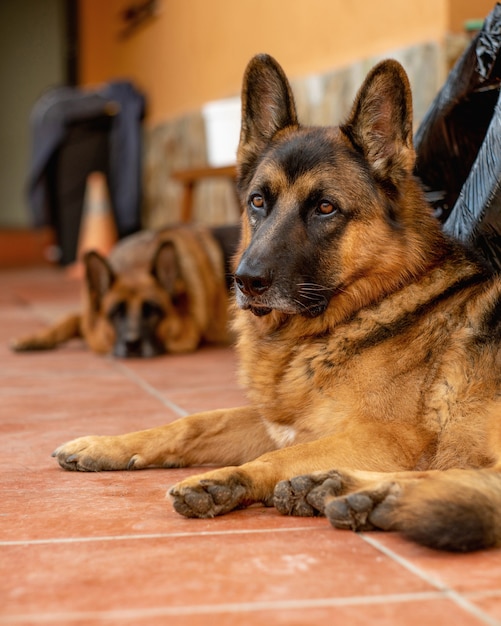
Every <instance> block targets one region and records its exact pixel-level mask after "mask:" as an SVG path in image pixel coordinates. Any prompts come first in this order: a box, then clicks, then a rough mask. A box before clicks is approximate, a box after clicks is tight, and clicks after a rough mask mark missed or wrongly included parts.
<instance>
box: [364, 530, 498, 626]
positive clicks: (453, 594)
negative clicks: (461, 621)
mask: <svg viewBox="0 0 501 626" xmlns="http://www.w3.org/2000/svg"><path fill="white" fill-rule="evenodd" d="M360 537H361V538H362V539H363V540H364V541H366V542H367V543H368V544H369V545H371V546H372V547H374V548H375V549H376V550H379V551H380V552H382V553H383V554H385V555H386V556H388V557H389V558H391V559H392V560H394V561H396V562H397V563H398V564H399V565H401V566H402V567H404V568H405V569H406V570H407V571H409V572H411V573H412V574H414V575H415V576H418V577H419V578H421V580H424V581H425V582H427V583H428V584H430V585H432V586H434V587H435V588H436V589H437V590H438V591H441V592H443V593H444V594H445V596H446V597H447V598H449V599H450V600H452V601H453V602H454V603H455V604H457V605H458V606H460V607H461V608H462V609H464V610H465V611H467V612H468V613H470V614H471V615H474V616H475V617H477V618H478V619H480V620H481V621H483V622H484V623H485V624H488V625H489V626H501V621H499V620H497V619H494V618H493V617H491V616H490V615H488V614H487V613H485V612H484V611H482V609H480V608H479V607H477V606H476V605H474V604H472V603H471V602H470V601H469V600H468V599H467V598H466V597H465V595H462V594H461V593H459V592H458V591H456V590H455V589H452V588H451V587H449V586H448V585H446V584H445V583H443V582H442V581H440V580H439V579H437V578H435V577H434V576H431V575H430V574H427V573H426V572H424V571H423V570H422V569H421V568H419V567H417V566H416V565H414V564H413V563H411V562H410V561H409V560H408V559H406V558H405V557H402V556H400V555H399V554H397V553H396V552H394V551H393V550H391V548H388V547H386V546H385V545H383V544H382V543H380V542H379V541H378V540H377V539H374V538H373V537H369V536H368V535H366V534H365V533H360Z"/></svg>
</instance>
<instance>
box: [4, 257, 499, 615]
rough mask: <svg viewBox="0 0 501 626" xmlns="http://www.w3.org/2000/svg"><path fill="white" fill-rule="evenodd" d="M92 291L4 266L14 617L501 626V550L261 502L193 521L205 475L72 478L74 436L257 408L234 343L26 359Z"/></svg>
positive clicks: (74, 350)
mask: <svg viewBox="0 0 501 626" xmlns="http://www.w3.org/2000/svg"><path fill="white" fill-rule="evenodd" d="M78 289H79V288H78V284H77V283H76V282H75V281H70V280H68V279H67V278H65V276H64V275H63V274H61V273H59V272H57V271H55V270H51V269H38V270H22V271H4V272H0V430H1V432H2V435H3V437H2V442H3V446H2V449H3V453H2V455H1V457H0V466H1V492H0V496H1V497H0V623H1V624H47V623H50V624H59V623H64V624H70V625H77V624H78V625H80V624H81V625H87V626H88V625H90V626H92V625H96V624H107V625H109V624H117V625H118V624H120V625H121V626H123V625H127V624H134V625H137V624H148V625H152V626H156V625H160V624H172V625H174V626H175V625H178V624H190V625H191V624H192V625H194V626H198V625H200V626H201V625H204V626H206V625H211V624H217V625H218V626H225V625H232V626H233V625H236V626H238V625H242V624H245V625H250V626H252V625H254V624H256V625H260V626H261V625H263V624H266V625H273V624H284V625H287V626H289V625H296V624H302V625H306V624H315V625H316V626H317V625H318V626H322V625H323V624H325V625H327V624H329V625H332V624H335V623H336V624H346V623H350V624H351V625H357V624H360V625H364V626H365V625H367V624H370V625H371V626H383V625H389V624H392V625H398V626H400V625H408V624H409V625H416V626H417V625H418V624H419V625H422V624H423V623H429V624H433V626H437V625H441V624H447V625H449V624H454V625H455V626H470V625H471V626H473V625H480V624H491V625H493V624H501V551H493V552H488V553H483V554H470V555H450V554H440V553H436V552H432V551H429V550H425V549H423V548H419V547H417V546H415V545H413V544H410V543H408V542H406V541H404V540H402V539H401V538H400V537H398V536H394V535H385V534H382V533H381V534H379V533H373V534H366V535H355V534H352V533H349V532H343V531H335V530H333V529H331V528H330V527H329V526H328V524H327V523H326V521H325V520H323V519H295V518H284V517H281V516H280V515H278V514H277V513H276V512H275V511H274V510H273V509H265V508H260V507H256V508H251V509H248V510H246V511H239V512H235V513H233V514H230V515H227V516H224V517H221V518H217V519H215V520H186V519H184V518H182V517H180V516H178V515H177V514H176V513H175V512H174V511H173V510H172V508H171V506H170V504H169V502H168V501H166V499H165V497H164V494H165V492H166V490H167V489H168V488H169V486H170V485H172V484H173V483H175V482H176V481H178V480H179V479H180V478H182V477H184V476H187V475H188V474H190V473H191V472H195V471H197V470H193V469H189V470H188V469H185V470H164V471H162V470H151V471H150V470H148V471H142V472H132V473H127V472H116V473H97V474H78V473H71V472H64V471H63V470H61V469H59V467H58V466H57V464H56V463H55V461H54V460H53V459H52V458H51V457H50V453H51V452H52V450H53V449H54V448H55V447H56V446H57V445H58V444H60V443H62V442H63V441H65V440H67V439H69V438H72V437H75V436H78V435H81V434H90V433H120V432H123V431H127V430H132V429H139V428H143V427H148V426H153V425H158V424H162V423H164V422H167V421H169V420H173V419H176V418H177V417H178V416H180V415H183V414H185V413H187V412H190V411H194V410H199V409H206V408H207V409H208V408H213V407H217V406H230V405H238V404H240V403H241V402H242V401H243V397H242V393H241V391H240V390H239V389H238V387H237V385H236V383H235V377H234V370H235V358H234V356H233V354H232V352H231V351H230V350H228V349H205V350H203V351H201V352H199V353H197V354H195V355H190V356H180V357H163V358H159V359H155V360H151V361H135V360H130V361H116V360H113V359H111V358H103V357H97V356H95V355H93V354H91V353H90V352H89V351H87V350H86V349H85V348H84V347H83V345H82V344H80V343H79V342H74V343H72V344H70V345H68V346H67V347H66V348H63V349H60V350H57V351H54V352H50V353H38V354H32V355H26V354H25V355H18V354H12V353H10V352H9V350H8V348H7V345H6V344H7V341H8V340H9V339H10V338H11V337H14V336H16V335H19V334H22V333H25V332H28V331H30V330H33V329H34V328H35V327H38V326H40V325H41V324H42V323H44V322H45V321H48V320H51V319H54V318H55V317H57V316H58V315H60V314H62V313H64V312H65V311H67V310H69V309H72V308H74V307H75V306H78V301H79V294H78Z"/></svg>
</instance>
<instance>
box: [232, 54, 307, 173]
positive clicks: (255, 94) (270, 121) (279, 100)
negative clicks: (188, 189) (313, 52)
mask: <svg viewBox="0 0 501 626" xmlns="http://www.w3.org/2000/svg"><path fill="white" fill-rule="evenodd" d="M297 124H298V121H297V114H296V105H295V104H294V96H293V95H292V90H291V87H290V85H289V81H288V80H287V77H286V76H285V73H284V71H283V70H282V68H281V67H280V65H279V64H278V63H277V62H276V61H275V59H274V58H273V57H271V56H269V55H267V54H258V55H256V56H255V57H253V58H252V59H251V60H250V62H249V64H248V66H247V69H246V71H245V75H244V80H243V86H242V125H241V129H240V143H239V146H238V164H239V167H240V177H241V178H242V177H245V175H246V173H247V172H248V171H249V170H250V169H252V168H253V165H254V164H255V161H256V159H257V157H258V155H259V154H260V153H261V152H262V151H263V149H264V148H265V147H266V146H267V145H268V143H269V142H270V141H271V139H272V138H273V137H274V136H275V135H276V133H277V132H279V131H280V130H283V129H284V128H287V127H288V126H297Z"/></svg>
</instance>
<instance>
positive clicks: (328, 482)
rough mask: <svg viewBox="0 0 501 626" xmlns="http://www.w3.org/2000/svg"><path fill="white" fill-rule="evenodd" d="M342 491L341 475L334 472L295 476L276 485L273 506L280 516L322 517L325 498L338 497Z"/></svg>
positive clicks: (343, 487)
mask: <svg viewBox="0 0 501 626" xmlns="http://www.w3.org/2000/svg"><path fill="white" fill-rule="evenodd" d="M344 491H345V484H344V481H343V478H342V475H341V474H340V473H339V472H336V471H330V472H317V473H314V474H307V475H305V476H296V477H295V478H291V480H282V481H281V482H279V483H278V484H277V486H276V487H275V492H274V494H273V505H274V506H275V508H276V509H277V511H278V512H279V513H282V515H297V516H299V517H314V516H317V515H324V507H325V499H326V497H327V496H338V495H340V494H342V493H344Z"/></svg>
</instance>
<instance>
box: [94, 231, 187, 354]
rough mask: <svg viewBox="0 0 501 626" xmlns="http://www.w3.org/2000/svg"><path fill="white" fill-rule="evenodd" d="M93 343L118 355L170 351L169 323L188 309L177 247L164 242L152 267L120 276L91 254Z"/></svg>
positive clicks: (102, 260) (107, 263)
mask: <svg viewBox="0 0 501 626" xmlns="http://www.w3.org/2000/svg"><path fill="white" fill-rule="evenodd" d="M84 263H85V277H86V286H87V292H88V301H89V302H88V305H89V308H90V315H91V316H92V317H93V319H94V323H93V324H92V323H91V329H90V332H89V333H88V337H87V338H88V341H89V343H91V344H92V343H94V344H95V345H99V346H100V349H99V350H98V351H100V352H113V354H114V355H115V356H118V357H152V356H156V355H159V354H162V353H164V352H165V351H166V337H165V320H166V319H167V318H168V317H169V316H171V317H173V316H175V315H176V314H177V311H176V309H183V308H186V306H187V304H186V300H187V293H186V289H185V288H184V286H183V281H182V280H181V275H180V270H179V264H178V259H177V256H176V250H175V248H174V245H173V244H172V243H171V242H169V241H164V242H162V243H161V244H160V245H159V246H158V248H157V250H156V252H155V255H154V257H153V260H152V262H151V266H150V267H149V268H148V269H145V268H142V267H140V266H139V267H138V268H137V269H134V270H130V271H124V272H115V271H114V270H113V268H112V266H111V264H110V263H109V262H108V261H107V260H106V259H105V258H104V257H103V256H101V255H100V254H98V253H97V252H89V253H87V254H86V255H85V258H84Z"/></svg>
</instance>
